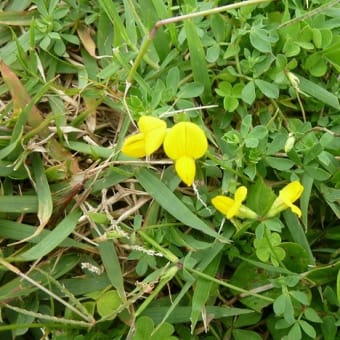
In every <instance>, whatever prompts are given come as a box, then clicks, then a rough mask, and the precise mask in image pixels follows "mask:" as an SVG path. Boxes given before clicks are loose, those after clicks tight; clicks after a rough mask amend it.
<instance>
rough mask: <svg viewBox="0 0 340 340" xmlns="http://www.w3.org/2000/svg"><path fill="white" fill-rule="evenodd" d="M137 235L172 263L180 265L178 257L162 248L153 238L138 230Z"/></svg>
mask: <svg viewBox="0 0 340 340" xmlns="http://www.w3.org/2000/svg"><path fill="white" fill-rule="evenodd" d="M137 233H138V234H139V235H140V236H141V237H142V238H143V239H144V240H145V241H147V242H148V243H150V244H151V245H152V246H153V247H154V248H155V249H157V250H158V251H159V252H160V253H162V254H163V255H164V257H166V258H167V259H168V260H169V261H170V262H171V263H174V264H176V263H178V261H179V259H178V257H177V256H176V255H174V254H173V253H172V252H171V251H169V250H167V249H165V248H163V247H162V246H160V245H159V244H158V243H157V242H156V241H155V240H154V239H153V238H152V237H150V236H149V235H147V234H146V233H144V232H143V231H141V230H138V231H137Z"/></svg>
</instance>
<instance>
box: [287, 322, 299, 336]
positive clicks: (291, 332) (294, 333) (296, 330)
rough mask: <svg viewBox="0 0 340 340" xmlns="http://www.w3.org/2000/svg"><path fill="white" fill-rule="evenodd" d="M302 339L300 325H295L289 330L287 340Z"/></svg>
mask: <svg viewBox="0 0 340 340" xmlns="http://www.w3.org/2000/svg"><path fill="white" fill-rule="evenodd" d="M301 338H302V333H301V328H300V325H299V324H298V323H295V324H294V326H293V327H292V328H291V329H290V330H289V332H288V335H287V339H294V340H300V339H301Z"/></svg>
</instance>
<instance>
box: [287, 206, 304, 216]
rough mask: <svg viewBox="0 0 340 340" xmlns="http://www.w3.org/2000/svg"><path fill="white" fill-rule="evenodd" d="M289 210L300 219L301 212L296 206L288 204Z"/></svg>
mask: <svg viewBox="0 0 340 340" xmlns="http://www.w3.org/2000/svg"><path fill="white" fill-rule="evenodd" d="M289 208H290V209H291V211H292V212H293V213H294V214H296V215H297V216H298V217H301V215H302V212H301V210H300V208H299V207H297V206H296V205H294V204H290V205H289Z"/></svg>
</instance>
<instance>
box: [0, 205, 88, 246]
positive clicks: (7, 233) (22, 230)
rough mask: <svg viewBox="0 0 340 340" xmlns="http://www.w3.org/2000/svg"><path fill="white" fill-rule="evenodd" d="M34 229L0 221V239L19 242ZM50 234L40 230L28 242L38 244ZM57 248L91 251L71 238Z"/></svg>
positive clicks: (16, 223) (12, 222) (27, 236)
mask: <svg viewBox="0 0 340 340" xmlns="http://www.w3.org/2000/svg"><path fill="white" fill-rule="evenodd" d="M36 201H37V200H36ZM36 229H37V228H36V227H32V226H30V225H28V224H23V223H19V222H15V221H9V220H3V219H0V237H2V238H5V239H9V240H15V241H17V240H18V241H19V240H22V239H24V238H29V236H30V235H32V234H33V233H34V232H35V231H36ZM50 233H51V231H50V230H42V232H41V233H40V234H39V235H37V236H35V237H34V238H32V240H30V243H39V242H40V241H42V240H43V239H44V238H45V237H47V235H49V234H50ZM59 246H61V247H69V248H71V247H72V248H78V249H83V250H85V251H87V252H90V251H93V249H92V248H91V246H89V245H86V244H83V243H81V242H78V241H76V240H73V239H71V238H66V239H65V240H64V241H63V242H61V243H60V245H59Z"/></svg>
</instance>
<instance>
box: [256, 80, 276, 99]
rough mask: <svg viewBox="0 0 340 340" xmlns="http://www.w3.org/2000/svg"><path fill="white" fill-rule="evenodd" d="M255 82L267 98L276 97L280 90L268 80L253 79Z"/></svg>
mask: <svg viewBox="0 0 340 340" xmlns="http://www.w3.org/2000/svg"><path fill="white" fill-rule="evenodd" d="M255 84H256V86H257V87H258V88H259V89H260V91H261V92H262V93H263V94H264V95H265V96H267V97H268V98H273V99H276V98H278V96H279V94H280V92H279V87H278V86H277V85H276V84H273V83H269V82H268V81H265V80H261V79H255Z"/></svg>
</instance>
